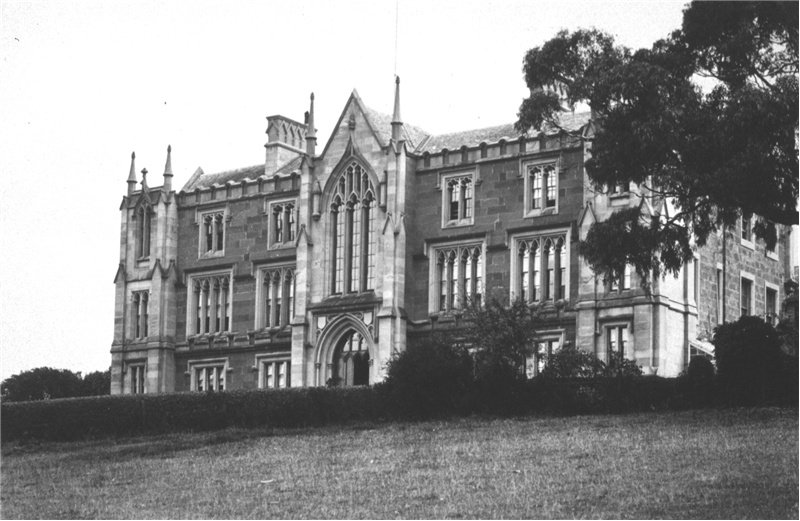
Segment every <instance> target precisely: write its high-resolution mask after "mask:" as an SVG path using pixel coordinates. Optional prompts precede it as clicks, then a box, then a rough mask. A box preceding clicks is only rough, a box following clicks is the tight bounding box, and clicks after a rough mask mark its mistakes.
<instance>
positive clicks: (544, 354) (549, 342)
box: [525, 335, 561, 378]
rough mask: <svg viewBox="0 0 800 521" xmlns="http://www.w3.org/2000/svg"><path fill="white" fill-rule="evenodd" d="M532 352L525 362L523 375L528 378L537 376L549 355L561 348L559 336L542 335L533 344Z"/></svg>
mask: <svg viewBox="0 0 800 521" xmlns="http://www.w3.org/2000/svg"><path fill="white" fill-rule="evenodd" d="M533 347H534V349H533V353H532V354H531V355H530V356H529V357H528V359H527V361H526V364H525V375H526V376H527V377H528V378H533V377H535V376H539V375H540V374H541V373H542V371H543V370H544V368H545V366H546V365H547V360H548V358H550V356H551V355H552V354H553V353H555V352H557V351H558V350H559V349H560V348H561V336H560V335H559V336H555V337H543V338H541V339H538V340H537V341H536V342H534V344H533Z"/></svg>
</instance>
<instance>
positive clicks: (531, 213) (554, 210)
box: [525, 206, 558, 219]
mask: <svg viewBox="0 0 800 521" xmlns="http://www.w3.org/2000/svg"><path fill="white" fill-rule="evenodd" d="M545 215H558V206H550V207H548V208H542V209H538V208H537V209H536V210H528V211H527V213H526V214H525V218H526V219H528V218H530V217H543V216H545Z"/></svg>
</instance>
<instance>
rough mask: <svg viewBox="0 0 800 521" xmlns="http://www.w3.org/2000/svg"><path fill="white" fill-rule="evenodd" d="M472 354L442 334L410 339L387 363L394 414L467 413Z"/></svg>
mask: <svg viewBox="0 0 800 521" xmlns="http://www.w3.org/2000/svg"><path fill="white" fill-rule="evenodd" d="M472 371H473V366H472V358H471V357H470V355H469V353H468V352H467V350H466V349H465V348H463V347H461V346H459V345H457V344H455V343H452V342H447V341H446V340H444V339H443V338H441V337H430V338H428V339H425V340H424V341H421V342H413V343H410V344H409V345H408V346H407V347H406V350H405V351H403V352H401V353H399V354H397V355H395V356H394V357H393V358H392V359H391V360H390V361H389V366H388V372H387V378H386V382H385V384H384V385H385V389H383V390H382V392H383V393H384V395H385V396H386V397H387V399H388V405H389V407H390V411H391V413H392V414H394V415H397V416H399V417H403V418H432V417H437V416H445V415H451V414H460V413H465V412H467V411H468V410H469V398H470V394H471V390H472Z"/></svg>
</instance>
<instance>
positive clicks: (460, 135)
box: [414, 112, 590, 154]
mask: <svg viewBox="0 0 800 521" xmlns="http://www.w3.org/2000/svg"><path fill="white" fill-rule="evenodd" d="M559 119H560V121H559V125H560V126H561V128H563V129H564V130H566V131H567V132H576V131H578V130H580V129H581V128H582V127H583V126H584V125H586V124H587V123H588V122H589V119H590V114H589V112H577V113H573V112H564V113H562V114H561V116H560V118H559ZM544 133H545V134H556V133H558V128H556V127H554V126H552V125H548V126H546V127H545V129H544ZM527 135H528V136H530V137H535V136H538V135H539V132H538V131H533V132H528V133H527ZM519 136H520V133H519V132H518V131H516V130H515V129H514V124H513V123H507V124H505V125H497V126H494V127H485V128H479V129H474V130H463V131H461V132H451V133H449V134H439V135H437V136H430V139H428V140H427V141H425V142H424V143H422V145H421V146H418V147H417V148H416V149H415V150H414V151H415V152H416V153H418V154H421V153H423V152H429V153H432V154H435V153H437V152H441V151H442V149H443V148H446V149H448V150H457V149H459V148H461V147H462V146H464V145H466V146H468V147H475V146H478V145H480V144H481V143H497V142H498V141H500V140H501V139H505V140H507V141H510V140H512V139H518V138H519Z"/></svg>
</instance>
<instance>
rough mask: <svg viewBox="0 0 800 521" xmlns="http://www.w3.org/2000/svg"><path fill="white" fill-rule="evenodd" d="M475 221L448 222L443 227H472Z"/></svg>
mask: <svg viewBox="0 0 800 521" xmlns="http://www.w3.org/2000/svg"><path fill="white" fill-rule="evenodd" d="M473 224H474V221H473V220H472V219H460V220H458V221H455V220H453V221H447V222H446V223H444V224H443V225H442V228H463V227H465V226H472V225H473Z"/></svg>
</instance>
